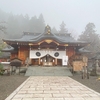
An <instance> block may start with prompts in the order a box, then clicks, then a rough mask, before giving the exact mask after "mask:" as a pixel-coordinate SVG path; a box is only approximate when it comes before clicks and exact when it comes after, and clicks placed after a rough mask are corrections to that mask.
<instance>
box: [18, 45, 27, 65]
mask: <svg viewBox="0 0 100 100" xmlns="http://www.w3.org/2000/svg"><path fill="white" fill-rule="evenodd" d="M27 57H29V47H27V46H20V48H19V51H18V58H19V59H21V60H22V61H23V64H25V60H26V59H27Z"/></svg>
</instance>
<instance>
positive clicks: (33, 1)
mask: <svg viewBox="0 0 100 100" xmlns="http://www.w3.org/2000/svg"><path fill="white" fill-rule="evenodd" d="M0 9H1V10H3V11H5V12H12V13H14V14H15V15H16V14H23V15H26V14H28V15H29V16H30V17H32V16H34V15H36V16H37V17H38V16H39V15H40V14H41V13H42V14H43V16H44V19H45V23H46V24H49V25H50V26H51V27H53V26H55V27H56V29H58V30H59V26H60V24H61V22H62V21H64V22H65V23H66V28H68V30H69V31H70V32H74V33H76V34H81V32H82V31H84V29H85V26H86V24H88V23H89V22H92V23H94V24H95V26H96V30H97V33H98V34H100V0H0Z"/></svg>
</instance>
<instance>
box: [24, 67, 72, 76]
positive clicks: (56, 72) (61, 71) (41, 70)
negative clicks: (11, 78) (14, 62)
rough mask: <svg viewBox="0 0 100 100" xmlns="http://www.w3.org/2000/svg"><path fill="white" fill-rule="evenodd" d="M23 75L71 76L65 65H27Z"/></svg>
mask: <svg viewBox="0 0 100 100" xmlns="http://www.w3.org/2000/svg"><path fill="white" fill-rule="evenodd" d="M25 76H72V73H71V72H70V70H69V69H68V68H67V67H62V66H59V67H57V66H56V67H42V66H37V67H36V66H32V67H28V68H27V71H26V74H25Z"/></svg>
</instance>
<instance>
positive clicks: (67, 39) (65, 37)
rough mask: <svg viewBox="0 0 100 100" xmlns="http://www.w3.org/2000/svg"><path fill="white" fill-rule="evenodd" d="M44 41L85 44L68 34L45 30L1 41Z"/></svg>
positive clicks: (25, 33)
mask: <svg viewBox="0 0 100 100" xmlns="http://www.w3.org/2000/svg"><path fill="white" fill-rule="evenodd" d="M45 39H52V40H54V41H56V42H58V43H61V44H65V43H74V44H77V43H83V44H84V43H86V42H85V41H76V40H75V39H74V38H73V37H72V36H71V35H70V34H69V33H61V34H59V33H52V32H51V31H50V29H46V28H45V31H44V33H32V32H24V34H23V36H22V37H21V38H20V39H3V41H5V42H7V41H8V42H27V43H39V42H41V41H42V40H45Z"/></svg>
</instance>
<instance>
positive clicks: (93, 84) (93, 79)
mask: <svg viewBox="0 0 100 100" xmlns="http://www.w3.org/2000/svg"><path fill="white" fill-rule="evenodd" d="M71 78H73V79H75V80H76V81H78V82H80V83H82V84H84V85H86V86H87V87H89V88H91V89H93V90H95V91H97V92H99V93H100V79H99V80H98V78H100V76H89V79H86V78H85V79H82V75H80V74H75V75H74V76H72V77H71Z"/></svg>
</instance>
